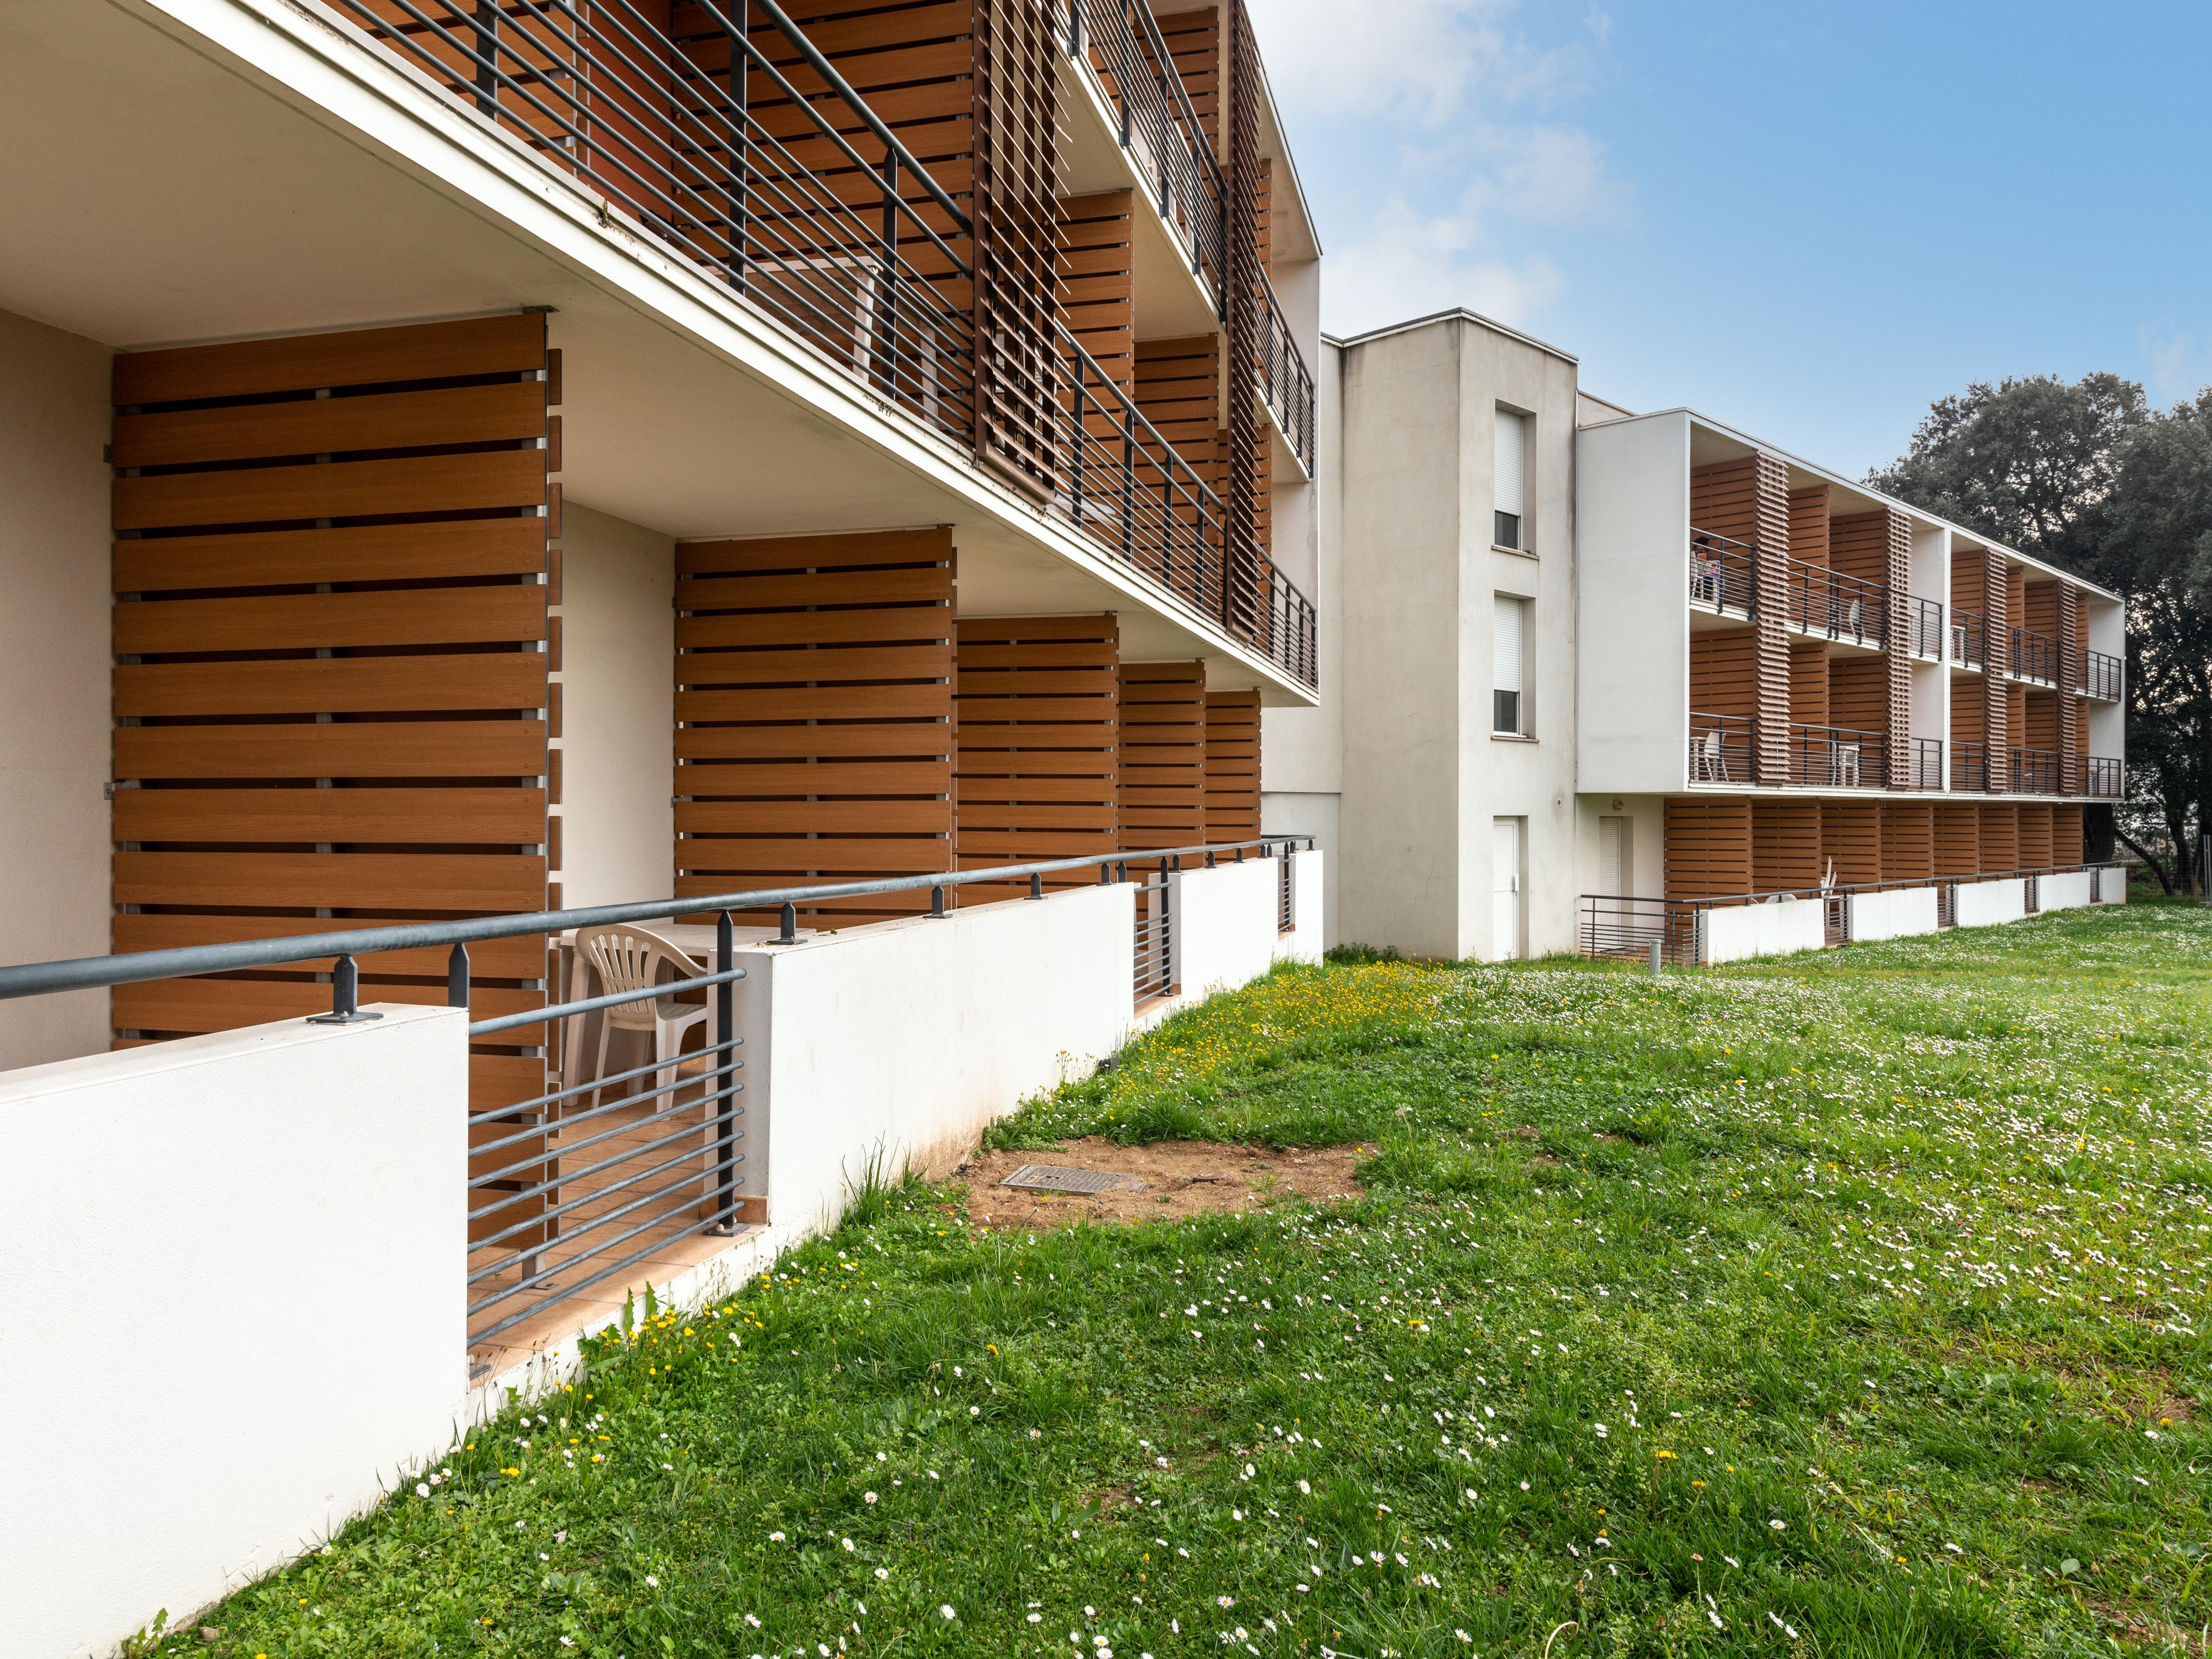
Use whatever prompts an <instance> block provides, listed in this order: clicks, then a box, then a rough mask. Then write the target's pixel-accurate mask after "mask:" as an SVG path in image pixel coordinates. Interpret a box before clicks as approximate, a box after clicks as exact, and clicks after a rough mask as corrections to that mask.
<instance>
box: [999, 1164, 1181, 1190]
mask: <svg viewBox="0 0 2212 1659" xmlns="http://www.w3.org/2000/svg"><path fill="white" fill-rule="evenodd" d="M999 1184H1000V1186H1002V1187H1028V1188H1034V1189H1036V1190H1037V1191H1039V1192H1047V1193H1112V1192H1121V1191H1124V1190H1126V1189H1127V1188H1138V1189H1140V1190H1141V1189H1142V1188H1143V1187H1144V1185H1145V1183H1144V1182H1141V1181H1139V1180H1138V1179H1137V1177H1136V1176H1127V1175H1115V1173H1114V1172H1113V1171H1112V1170H1070V1169H1066V1168H1063V1167H1061V1166H1060V1165H1059V1164H1023V1165H1022V1167H1021V1168H1020V1169H1018V1170H1015V1171H1014V1172H1013V1174H1012V1175H1010V1176H1007V1177H1006V1179H1005V1180H1004V1181H1002V1182H1000V1183H999Z"/></svg>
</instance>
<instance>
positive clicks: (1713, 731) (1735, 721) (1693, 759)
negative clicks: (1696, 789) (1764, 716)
mask: <svg viewBox="0 0 2212 1659" xmlns="http://www.w3.org/2000/svg"><path fill="white" fill-rule="evenodd" d="M1758 732H1759V723H1758V722H1757V721H1756V720H1752V719H1750V718H1749V717H1747V716H1746V715H1742V714H1700V713H1699V712H1698V711H1697V710H1695V709H1692V711H1691V713H1690V755H1689V761H1690V781H1691V782H1692V783H1749V782H1751V781H1753V777H1752V768H1753V750H1754V748H1755V746H1756V741H1757V737H1758Z"/></svg>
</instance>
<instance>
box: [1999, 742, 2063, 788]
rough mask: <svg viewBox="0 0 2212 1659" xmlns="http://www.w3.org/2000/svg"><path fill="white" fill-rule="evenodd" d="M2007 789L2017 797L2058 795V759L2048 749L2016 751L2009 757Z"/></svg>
mask: <svg viewBox="0 0 2212 1659" xmlns="http://www.w3.org/2000/svg"><path fill="white" fill-rule="evenodd" d="M2007 758H2008V762H2009V764H2008V767H2007V768H2006V786H2005V787H2007V789H2008V790H2009V791H2010V793H2013V794H2015V795H2055V794H2057V793H2058V757H2057V755H2056V754H2054V753H2052V752H2051V750H2048V749H2015V750H2012V751H2011V753H2010V755H2009V756H2008V757H2007Z"/></svg>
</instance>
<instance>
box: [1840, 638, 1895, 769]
mask: <svg viewBox="0 0 2212 1659" xmlns="http://www.w3.org/2000/svg"><path fill="white" fill-rule="evenodd" d="M1828 724H1829V725H1831V726H1844V727H1846V728H1848V729H1849V730H1850V731H1853V732H1874V733H1875V734H1876V735H1878V736H1879V735H1881V734H1883V733H1886V732H1887V731H1888V730H1889V660H1888V659H1887V658H1883V657H1838V658H1836V659H1832V661H1831V662H1830V663H1829V665H1828ZM1866 760H1867V773H1866V776H1865V778H1864V780H1863V781H1865V782H1867V783H1870V784H1871V783H1876V782H1879V781H1880V780H1879V779H1877V778H1876V777H1875V775H1874V770H1873V761H1874V757H1873V756H1871V755H1869V756H1868V757H1866Z"/></svg>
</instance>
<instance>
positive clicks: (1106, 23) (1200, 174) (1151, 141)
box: [1067, 0, 1229, 316]
mask: <svg viewBox="0 0 2212 1659" xmlns="http://www.w3.org/2000/svg"><path fill="white" fill-rule="evenodd" d="M1067 50H1068V55H1069V56H1071V57H1072V58H1074V59H1075V60H1076V61H1077V62H1078V63H1084V62H1088V63H1089V64H1090V65H1091V70H1092V72H1093V73H1095V74H1096V75H1097V77H1098V81H1099V84H1100V85H1101V86H1102V87H1103V88H1104V89H1105V92H1106V96H1107V98H1108V100H1109V101H1110V102H1111V103H1112V105H1113V106H1114V112H1115V115H1116V116H1117V117H1119V118H1120V121H1121V147H1122V148H1123V149H1126V150H1127V151H1128V152H1129V159H1130V161H1131V162H1132V164H1133V166H1134V167H1135V169H1136V173H1137V176H1138V177H1139V179H1143V180H1144V182H1145V187H1146V190H1148V191H1151V193H1152V200H1153V202H1154V203H1155V204H1157V205H1158V208H1159V210H1160V217H1161V218H1162V219H1164V220H1165V221H1166V222H1168V223H1169V224H1170V225H1172V226H1173V227H1175V229H1176V234H1177V235H1179V236H1180V237H1181V238H1182V242H1183V246H1184V248H1185V251H1186V252H1188V256H1189V258H1190V262H1191V270H1193V271H1194V272H1195V273H1196V274H1197V276H1199V278H1200V281H1201V282H1203V283H1205V285H1206V292H1207V296H1208V298H1210V299H1211V300H1212V303H1213V309H1214V314H1215V315H1217V316H1218V315H1219V314H1220V312H1221V298H1222V284H1223V280H1224V279H1223V271H1224V270H1225V268H1226V264H1227V260H1228V247H1227V244H1226V242H1225V231H1224V226H1223V220H1222V215H1221V204H1222V203H1223V202H1225V201H1226V200H1227V199H1228V195H1229V192H1228V191H1227V189H1226V188H1225V186H1224V185H1223V183H1222V179H1221V167H1220V164H1219V163H1218V161H1215V160H1214V155H1213V147H1212V144H1211V143H1208V142H1207V140H1206V129H1205V128H1204V127H1203V126H1202V125H1200V123H1199V118H1198V113H1197V112H1196V111H1195V110H1194V109H1193V108H1192V106H1191V101H1190V94H1189V92H1188V90H1187V89H1186V88H1184V86H1183V83H1182V72H1181V71H1180V70H1177V69H1176V64H1175V58H1174V56H1173V55H1172V54H1171V53H1170V52H1169V50H1168V46H1167V42H1166V41H1165V40H1163V39H1162V38H1161V36H1160V27H1159V25H1158V23H1157V22H1156V21H1153V17H1152V8H1151V7H1150V6H1148V5H1146V4H1145V3H1144V0H1068V5H1067Z"/></svg>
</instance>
